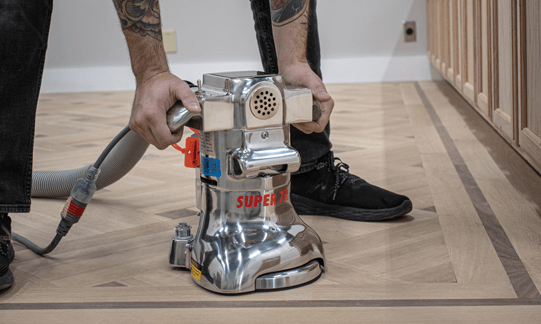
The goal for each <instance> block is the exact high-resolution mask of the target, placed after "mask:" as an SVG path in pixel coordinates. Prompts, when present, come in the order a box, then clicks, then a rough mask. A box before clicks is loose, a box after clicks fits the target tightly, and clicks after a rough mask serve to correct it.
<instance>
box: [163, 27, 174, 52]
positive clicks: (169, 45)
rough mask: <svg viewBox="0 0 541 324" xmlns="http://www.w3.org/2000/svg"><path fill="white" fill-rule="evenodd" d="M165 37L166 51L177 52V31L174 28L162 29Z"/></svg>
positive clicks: (164, 45)
mask: <svg viewBox="0 0 541 324" xmlns="http://www.w3.org/2000/svg"><path fill="white" fill-rule="evenodd" d="M162 36H163V37H162V38H163V48H164V49H165V53H176V52H177V33H176V32H175V31H174V30H164V31H162Z"/></svg>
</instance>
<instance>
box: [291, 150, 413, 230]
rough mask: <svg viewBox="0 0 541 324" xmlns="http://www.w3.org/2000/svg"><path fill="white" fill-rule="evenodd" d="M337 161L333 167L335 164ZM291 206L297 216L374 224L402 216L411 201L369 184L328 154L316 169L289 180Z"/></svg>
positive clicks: (410, 204)
mask: <svg viewBox="0 0 541 324" xmlns="http://www.w3.org/2000/svg"><path fill="white" fill-rule="evenodd" d="M336 161H339V162H338V163H337V164H336V165H335V162H336ZM291 203H292V204H293V207H295V211H296V212H297V213H298V214H299V215H323V216H332V217H337V218H342V219H348V220H357V221H375V220H382V219H390V218H394V217H398V216H404V215H406V214H407V213H409V212H410V211H411V209H412V203H411V200H410V199H409V198H408V197H406V196H402V195H397V194H395V193H393V192H390V191H388V190H385V189H382V188H379V187H376V186H374V185H371V184H369V183H368V182H366V181H365V180H363V179H361V178H359V177H357V176H356V175H353V174H351V173H349V166H348V165H347V164H345V163H343V162H342V161H341V160H340V159H339V158H335V157H334V155H333V153H332V152H329V153H328V154H326V155H325V156H323V157H322V158H321V159H319V161H318V163H317V167H316V169H314V170H312V171H310V172H306V173H301V174H298V175H293V176H292V177H291Z"/></svg>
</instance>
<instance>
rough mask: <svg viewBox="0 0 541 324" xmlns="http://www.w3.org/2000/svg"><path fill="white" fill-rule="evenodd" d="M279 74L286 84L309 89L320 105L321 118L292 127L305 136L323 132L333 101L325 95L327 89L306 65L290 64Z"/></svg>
mask: <svg viewBox="0 0 541 324" xmlns="http://www.w3.org/2000/svg"><path fill="white" fill-rule="evenodd" d="M280 72H281V73H282V75H283V76H284V80H285V81H286V84H292V85H297V86H303V87H307V88H309V89H310V90H312V93H313V94H314V97H315V98H316V99H317V100H318V101H319V102H320V103H321V117H319V119H318V120H316V121H315V122H308V123H298V124H293V126H295V127H296V128H297V129H299V130H300V131H302V132H304V133H306V134H310V133H312V132H316V133H321V132H323V130H325V126H327V123H328V122H329V118H330V117H331V112H332V110H333V108H334V100H333V99H332V98H331V96H330V95H329V94H328V93H327V89H326V88H325V85H324V84H323V82H322V81H321V79H320V78H319V77H318V76H317V74H315V73H314V72H313V71H312V69H311V68H310V66H309V65H308V63H296V64H292V65H289V66H287V67H285V68H283V70H282V71H280Z"/></svg>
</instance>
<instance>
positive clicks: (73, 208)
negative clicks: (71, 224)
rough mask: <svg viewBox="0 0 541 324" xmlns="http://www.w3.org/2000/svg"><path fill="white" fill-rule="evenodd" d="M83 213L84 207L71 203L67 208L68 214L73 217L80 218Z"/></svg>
mask: <svg viewBox="0 0 541 324" xmlns="http://www.w3.org/2000/svg"><path fill="white" fill-rule="evenodd" d="M84 211H85V207H81V206H78V205H76V204H75V203H73V201H71V202H70V206H69V207H68V213H69V214H71V215H73V216H77V217H81V216H82V215H83V212H84Z"/></svg>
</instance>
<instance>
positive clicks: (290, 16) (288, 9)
mask: <svg viewBox="0 0 541 324" xmlns="http://www.w3.org/2000/svg"><path fill="white" fill-rule="evenodd" d="M308 2H309V0H271V19H272V24H273V25H274V26H276V27H280V26H284V25H287V24H289V23H291V22H293V21H295V20H297V19H299V18H300V17H302V16H306V14H307V9H308ZM301 23H306V22H301Z"/></svg>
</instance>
